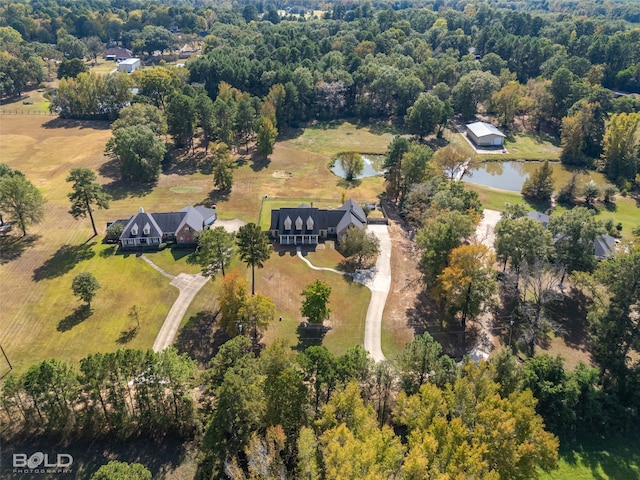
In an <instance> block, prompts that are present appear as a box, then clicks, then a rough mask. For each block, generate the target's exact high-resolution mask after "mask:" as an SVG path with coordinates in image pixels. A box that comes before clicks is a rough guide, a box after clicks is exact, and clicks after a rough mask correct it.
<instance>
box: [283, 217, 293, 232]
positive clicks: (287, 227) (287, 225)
mask: <svg viewBox="0 0 640 480" xmlns="http://www.w3.org/2000/svg"><path fill="white" fill-rule="evenodd" d="M291 223H292V222H291V217H289V216H287V218H285V219H284V229H285V230H291Z"/></svg>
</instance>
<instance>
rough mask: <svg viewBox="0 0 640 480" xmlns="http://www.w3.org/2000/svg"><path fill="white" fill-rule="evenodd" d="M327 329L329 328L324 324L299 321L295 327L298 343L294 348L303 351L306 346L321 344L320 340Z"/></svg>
mask: <svg viewBox="0 0 640 480" xmlns="http://www.w3.org/2000/svg"><path fill="white" fill-rule="evenodd" d="M329 330H331V328H330V327H327V326H326V325H312V324H310V323H308V322H300V324H299V325H298V328H296V335H298V344H297V345H296V347H295V349H296V350H297V351H298V352H304V351H305V350H306V349H307V348H308V347H311V346H314V345H316V346H318V345H322V340H323V339H324V337H325V335H326V334H327V332H329Z"/></svg>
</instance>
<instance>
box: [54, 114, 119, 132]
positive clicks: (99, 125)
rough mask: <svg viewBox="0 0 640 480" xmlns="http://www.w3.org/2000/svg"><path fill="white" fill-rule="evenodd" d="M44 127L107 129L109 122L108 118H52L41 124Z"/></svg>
mask: <svg viewBox="0 0 640 480" xmlns="http://www.w3.org/2000/svg"><path fill="white" fill-rule="evenodd" d="M42 126H43V127H44V128H78V127H79V128H91V129H93V130H109V129H110V128H111V122H110V121H108V120H73V119H69V118H60V117H57V118H54V119H52V120H49V121H48V122H44V123H43V124H42Z"/></svg>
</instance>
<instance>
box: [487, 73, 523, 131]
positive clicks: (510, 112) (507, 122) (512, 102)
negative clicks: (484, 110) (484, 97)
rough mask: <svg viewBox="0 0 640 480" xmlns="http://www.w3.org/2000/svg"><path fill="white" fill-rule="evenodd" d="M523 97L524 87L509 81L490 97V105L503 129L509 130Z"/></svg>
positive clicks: (515, 81) (516, 82)
mask: <svg viewBox="0 0 640 480" xmlns="http://www.w3.org/2000/svg"><path fill="white" fill-rule="evenodd" d="M523 96H524V87H523V86H522V85H521V84H520V83H519V82H518V81H517V80H511V81H509V82H507V84H506V85H504V86H503V87H502V88H501V89H500V90H498V91H497V92H496V93H494V94H493V96H492V97H491V104H492V105H493V108H494V110H495V111H496V113H497V114H498V116H499V118H501V124H502V126H503V127H505V128H509V127H510V126H511V124H512V123H513V119H514V117H515V115H516V113H517V112H518V108H519V106H520V102H521V99H522V97H523Z"/></svg>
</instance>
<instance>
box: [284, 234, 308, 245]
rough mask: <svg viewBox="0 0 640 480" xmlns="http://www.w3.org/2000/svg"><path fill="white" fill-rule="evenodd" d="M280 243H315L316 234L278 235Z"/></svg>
mask: <svg viewBox="0 0 640 480" xmlns="http://www.w3.org/2000/svg"><path fill="white" fill-rule="evenodd" d="M278 241H279V242H280V244H281V245H317V244H318V235H280V238H279V239H278Z"/></svg>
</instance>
